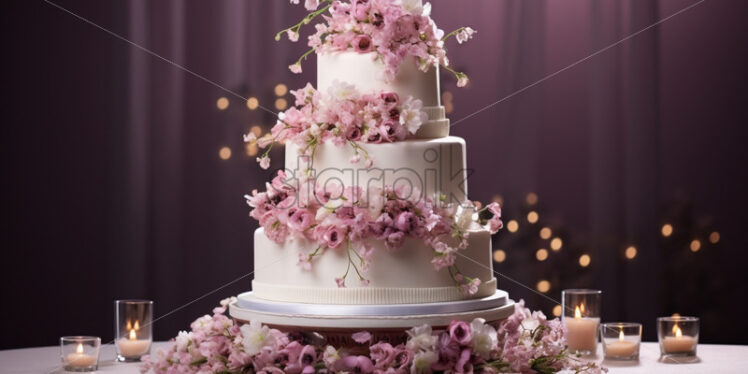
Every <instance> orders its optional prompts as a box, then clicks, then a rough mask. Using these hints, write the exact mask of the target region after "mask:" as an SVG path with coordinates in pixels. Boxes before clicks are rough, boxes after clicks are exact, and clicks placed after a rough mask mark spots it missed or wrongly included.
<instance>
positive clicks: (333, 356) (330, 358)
mask: <svg viewBox="0 0 748 374" xmlns="http://www.w3.org/2000/svg"><path fill="white" fill-rule="evenodd" d="M337 360H340V355H339V354H338V351H337V350H336V349H335V347H333V346H331V345H328V346H327V347H325V351H324V352H323V353H322V361H324V362H325V363H326V364H327V366H331V365H332V364H333V363H335V361H337Z"/></svg>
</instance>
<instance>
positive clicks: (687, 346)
mask: <svg viewBox="0 0 748 374" xmlns="http://www.w3.org/2000/svg"><path fill="white" fill-rule="evenodd" d="M695 346H696V338H694V337H692V336H685V335H683V332H682V331H681V329H680V327H678V324H677V323H676V324H675V325H673V336H666V337H665V338H663V339H662V349H663V351H665V353H689V352H693V351H694V347H695Z"/></svg>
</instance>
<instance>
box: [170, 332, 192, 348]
mask: <svg viewBox="0 0 748 374" xmlns="http://www.w3.org/2000/svg"><path fill="white" fill-rule="evenodd" d="M191 341H192V331H190V332H187V331H180V332H179V334H177V337H176V338H174V342H175V343H176V344H177V351H179V352H186V351H187V346H189V345H190V342H191Z"/></svg>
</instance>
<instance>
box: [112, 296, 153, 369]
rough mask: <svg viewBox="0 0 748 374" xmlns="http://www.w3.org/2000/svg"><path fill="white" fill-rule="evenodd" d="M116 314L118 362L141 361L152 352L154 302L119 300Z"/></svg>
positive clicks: (116, 304) (116, 303) (116, 305)
mask: <svg viewBox="0 0 748 374" xmlns="http://www.w3.org/2000/svg"><path fill="white" fill-rule="evenodd" d="M115 312H116V324H115V334H116V335H115V336H116V340H115V343H116V344H115V345H116V347H117V361H139V360H140V357H142V356H144V355H146V354H148V352H150V350H151V342H152V333H153V331H152V329H151V321H152V320H153V302H152V301H149V300H117V301H116V302H115Z"/></svg>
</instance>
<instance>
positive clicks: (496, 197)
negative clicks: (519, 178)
mask: <svg viewBox="0 0 748 374" xmlns="http://www.w3.org/2000/svg"><path fill="white" fill-rule="evenodd" d="M491 200H492V201H493V202H494V203H498V204H499V205H504V198H503V197H501V195H494V196H493V198H491Z"/></svg>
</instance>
